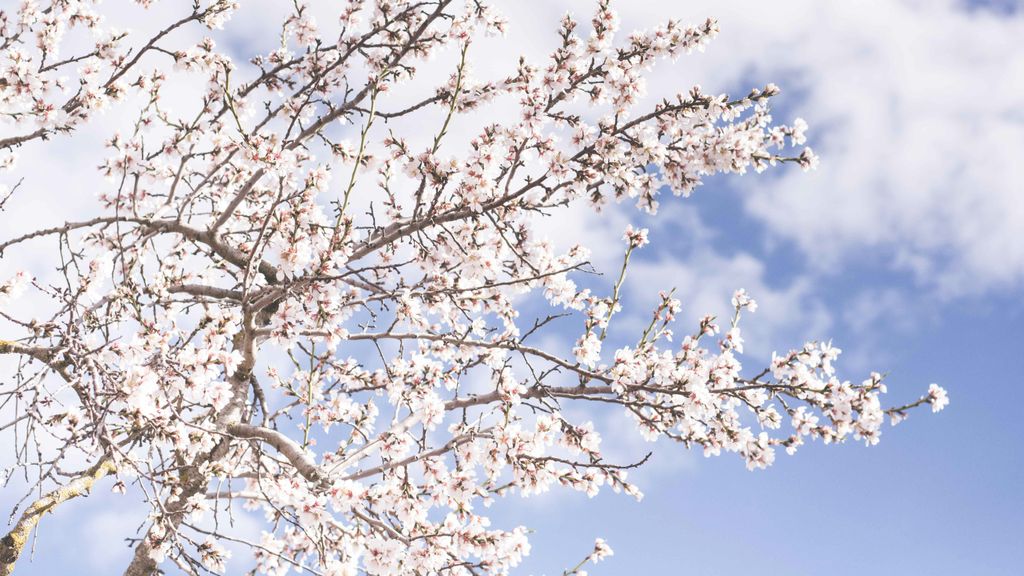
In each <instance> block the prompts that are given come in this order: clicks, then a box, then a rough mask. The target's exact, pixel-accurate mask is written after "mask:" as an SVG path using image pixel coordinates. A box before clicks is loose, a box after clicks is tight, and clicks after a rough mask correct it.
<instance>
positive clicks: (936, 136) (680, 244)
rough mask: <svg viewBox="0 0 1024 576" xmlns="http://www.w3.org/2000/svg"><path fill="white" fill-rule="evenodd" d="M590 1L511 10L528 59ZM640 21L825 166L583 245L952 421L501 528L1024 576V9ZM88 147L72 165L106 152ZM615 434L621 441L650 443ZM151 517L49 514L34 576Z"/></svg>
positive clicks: (721, 552) (581, 223) (653, 479)
mask: <svg viewBox="0 0 1024 576" xmlns="http://www.w3.org/2000/svg"><path fill="white" fill-rule="evenodd" d="M570 4H571V3H569V2H552V3H550V4H547V3H546V4H545V5H544V7H543V8H542V9H541V8H536V7H531V8H524V7H522V6H510V7H509V8H508V12H509V15H510V17H511V20H512V26H513V33H512V34H513V35H512V37H511V39H510V40H509V42H517V45H520V46H524V50H534V51H537V52H542V48H533V47H532V46H533V45H532V44H531V42H533V41H534V40H537V39H538V38H540V39H546V40H550V39H551V38H550V37H551V34H550V33H549V32H550V30H549V29H544V30H543V34H542V33H541V31H538V30H535V29H534V28H536V27H537V26H540V24H538V21H542V22H544V25H551V26H553V23H554V22H555V21H556V19H557V16H558V15H559V14H560V13H561V12H564V10H565V9H566V7H567V6H569V5H570ZM582 4H583V3H577V4H574V5H575V6H577V7H579V8H578V9H577V12H580V13H581V15H585V14H586V13H587V12H588V11H589V5H587V7H586V9H584V8H582V7H580V6H582ZM618 4H619V9H620V10H621V11H622V12H623V28H624V29H625V30H626V31H628V30H630V29H631V28H634V27H639V26H645V25H651V24H653V23H655V22H657V21H658V20H660V19H662V18H664V17H669V16H678V17H681V18H683V19H687V20H692V21H697V20H699V19H703V18H704V17H705V16H707V15H713V16H718V17H719V18H720V19H721V26H722V35H721V38H720V39H719V40H718V41H716V42H715V43H714V44H713V45H712V46H711V47H709V50H708V53H707V54H704V55H694V56H690V57H685V58H683V59H681V60H680V62H679V63H677V64H676V65H675V66H673V67H669V68H663V67H659V68H658V69H656V70H655V75H656V78H657V79H656V81H652V83H651V86H650V90H651V93H652V98H653V97H654V96H655V95H656V94H658V93H659V91H665V90H673V89H685V88H686V87H688V86H689V85H690V84H692V83H695V82H699V83H701V84H703V85H704V86H705V88H706V89H708V90H709V91H710V90H725V91H732V92H734V93H735V92H745V91H746V90H747V89H748V88H749V87H750V86H753V85H763V84H764V83H766V82H769V81H771V82H775V83H777V84H779V85H780V86H782V87H783V89H784V92H783V95H782V96H781V97H780V98H778V99H776V100H777V101H778V104H777V105H776V108H775V109H776V114H777V116H778V118H779V120H781V121H788V120H791V119H792V118H793V117H796V116H802V117H804V118H805V119H807V121H808V122H809V124H810V125H811V129H812V132H811V133H810V139H811V142H810V143H811V145H812V146H814V148H815V149H816V150H817V151H818V152H819V154H820V155H821V156H822V167H821V168H820V170H819V171H818V172H817V173H814V174H810V175H807V174H802V173H800V171H799V170H796V169H783V170H779V171H774V172H772V173H769V174H763V175H754V174H750V175H746V176H743V177H741V178H716V179H714V180H712V181H711V182H710V183H709V184H708V185H707V186H705V187H704V188H702V189H700V190H698V192H697V193H696V194H695V195H694V196H693V197H692V198H690V199H685V200H684V199H674V198H665V199H664V201H663V204H664V206H665V209H664V210H663V213H662V214H660V215H659V216H658V217H657V218H650V217H645V216H643V215H641V214H639V213H637V212H635V211H633V210H632V209H631V208H630V207H628V206H622V207H620V208H618V209H616V210H614V211H613V212H612V213H611V214H607V215H605V217H603V218H604V219H603V220H596V219H593V217H591V216H584V215H579V216H578V218H579V220H578V221H574V222H565V221H562V222H559V223H558V224H559V226H561V227H568V228H569V229H570V231H569V232H563V234H566V235H572V234H575V233H577V232H578V233H580V234H583V233H584V232H586V231H588V230H589V232H586V233H588V234H590V235H591V236H589V237H588V238H592V239H593V241H594V242H595V243H597V244H602V243H603V245H610V246H616V245H617V239H618V236H619V235H620V234H621V230H622V228H623V227H624V224H625V223H626V222H633V223H635V224H640V225H644V226H649V227H650V228H651V229H652V233H651V238H652V245H651V246H650V247H649V248H648V249H646V250H644V251H641V252H640V253H639V254H638V256H639V260H638V262H637V263H638V266H637V267H636V269H635V270H634V271H633V272H632V273H631V277H630V278H631V280H632V282H631V283H629V284H627V292H626V294H625V302H626V304H627V306H632V307H633V308H634V310H635V312H636V313H637V314H638V315H639V316H644V315H646V313H647V310H648V309H649V307H648V304H649V303H650V302H651V299H652V297H653V296H654V295H656V292H657V290H658V289H661V288H669V287H671V286H673V285H675V286H679V287H680V296H681V298H682V299H683V302H684V306H686V311H685V313H684V316H685V315H686V314H691V315H692V316H699V315H702V314H704V313H706V312H709V311H717V312H720V313H721V312H722V311H723V309H722V308H721V306H723V305H724V303H725V302H727V301H728V298H729V296H730V295H731V293H732V290H733V289H735V288H738V287H745V288H747V289H748V291H750V292H751V294H752V295H753V296H754V297H755V298H758V299H759V301H760V302H761V309H760V310H758V312H757V313H756V314H754V315H751V316H749V317H748V319H747V321H746V326H747V328H748V330H749V334H750V339H751V341H750V343H749V346H748V347H749V348H750V349H751V351H752V353H751V356H752V357H753V358H754V359H757V358H761V359H764V358H765V357H767V356H768V355H770V351H771V350H772V349H783V350H785V349H788V348H791V347H796V346H799V345H800V344H801V342H802V341H803V339H807V338H819V339H820V338H831V339H832V340H833V341H834V342H835V343H836V345H838V346H839V347H840V348H842V349H844V352H845V353H844V355H843V357H842V358H841V359H840V362H839V367H840V370H841V372H842V374H843V375H844V376H845V377H847V378H850V379H860V378H862V377H864V376H865V375H866V374H867V372H868V371H870V370H878V371H881V372H885V373H887V374H888V382H889V385H890V397H891V401H892V402H894V403H895V402H900V401H904V400H908V399H912V398H915V397H916V396H917V395H919V394H920V393H922V392H923V391H924V390H925V389H926V388H927V386H928V384H929V383H931V382H937V383H939V384H941V385H942V386H944V387H945V388H947V389H948V391H949V394H950V398H951V402H952V403H951V405H950V406H949V407H948V408H947V409H946V410H945V411H944V412H942V413H940V414H935V415H933V414H930V413H928V412H927V411H926V410H925V411H918V412H915V413H914V414H913V415H912V416H911V418H910V419H909V420H908V421H906V422H904V423H903V424H901V425H900V426H898V427H896V428H888V429H886V431H885V433H884V435H883V438H882V442H881V444H879V445H878V446H875V447H871V448H866V447H864V446H863V445H859V444H856V443H850V444H847V445H844V446H839V447H835V446H829V447H822V446H820V445H816V444H815V445H809V446H805V447H804V448H802V449H801V450H800V452H798V453H797V455H796V456H794V457H785V456H784V455H782V454H780V457H779V458H778V459H777V461H776V463H775V465H774V466H773V467H772V468H770V469H769V470H767V471H760V472H748V471H747V470H746V468H745V467H744V465H743V463H742V461H741V460H740V459H739V458H736V457H727V456H726V457H720V458H712V459H705V458H703V457H702V456H700V454H698V453H692V452H690V453H688V452H685V451H684V450H683V448H682V447H679V446H662V445H660V444H659V445H658V446H657V448H656V452H655V455H654V458H653V460H652V462H651V466H650V467H649V469H648V470H646V471H644V472H642V473H641V474H639V475H638V478H639V481H640V484H641V488H642V489H643V490H644V492H645V494H646V497H645V498H644V500H643V501H642V502H640V503H636V502H635V501H633V500H632V499H630V498H628V497H625V496H622V495H616V494H613V493H611V492H607V493H602V494H601V495H600V496H599V497H597V498H595V499H593V500H590V499H587V498H586V497H585V496H582V495H577V494H572V493H568V492H560V491H559V492H554V493H552V494H548V495H544V496H541V497H538V498H534V499H531V500H526V501H523V500H519V499H509V500H506V501H500V502H498V503H496V504H495V506H494V515H493V518H494V522H495V523H496V524H504V525H514V524H520V523H521V524H525V525H527V526H531V527H533V528H535V530H536V532H535V534H534V536H533V554H532V555H531V556H530V558H529V560H528V562H527V563H526V564H525V565H524V566H523V567H522V570H520V571H519V573H523V574H531V573H533V574H561V572H562V570H563V569H565V568H567V567H569V566H572V565H574V564H575V563H576V561H578V559H580V558H582V557H583V556H584V555H586V554H587V552H588V551H589V550H590V549H591V546H592V544H593V539H594V537H595V536H601V537H603V538H605V539H606V540H607V541H608V542H609V543H610V544H611V546H612V547H613V548H614V550H615V555H614V556H613V557H611V558H609V559H607V560H606V561H604V562H602V563H601V564H598V565H596V566H591V567H589V568H588V570H589V572H590V573H591V574H592V575H614V574H646V573H670V574H685V575H695V576H697V575H699V576H705V575H710V576H719V575H720V576H732V575H736V576H739V575H744V576H745V575H747V574H751V573H762V574H772V575H775V574H779V575H783V574H785V575H795V576H800V575H817V574H824V573H827V574H832V575H836V576H843V575H847V574H849V575H854V574H857V575H860V574H862V573H865V572H871V573H873V574H882V575H888V574H929V575H961V574H982V575H1003V574H1005V575H1017V574H1021V573H1024V527H1022V524H1021V520H1020V519H1021V518H1022V517H1024V497H1022V495H1021V494H1020V492H1019V491H1020V486H1022V485H1024V448H1022V447H1024V426H1022V425H1021V423H1020V416H1019V413H1020V409H1021V408H1020V407H1021V406H1024V389H1022V378H1024V376H1022V375H1024V352H1022V351H1021V348H1022V346H1024V299H1022V298H1021V296H1022V293H1024V292H1022V287H1024V239H1022V238H1021V236H1020V235H1021V230H1024V212H1022V209H1021V205H1024V202H1020V199H1019V194H1020V192H1021V190H1020V186H1021V184H1020V182H1022V181H1024V178H1019V177H1018V176H1022V170H1024V168H1021V161H1020V159H1021V158H1024V115H1022V114H1020V112H1019V110H1020V105H1021V97H1022V96H1021V95H1022V94H1024V46H1022V43H1021V42H1020V40H1019V39H1020V38H1021V37H1024V18H1022V16H1021V14H1020V11H1019V9H1018V8H1019V4H1018V3H1015V2H1007V1H1003V0H1000V1H996V2H985V3H971V4H970V5H967V4H965V3H962V2H953V1H951V0H950V1H944V0H943V1H935V2H927V3H925V2H914V1H907V2H895V1H893V2H866V3H863V4H862V3H856V5H855V6H854V3H817V2H813V1H811V0H808V1H794V2H787V3H784V4H775V3H766V5H755V4H754V3H737V2H729V3H716V2H710V1H708V2H693V3H686V5H685V6H679V5H677V3H676V2H670V1H668V0H661V1H657V0H637V1H635V2H630V3H626V2H619V3H618ZM758 4H760V3H758ZM769 4H770V5H769ZM542 16H544V17H545V18H541V17H542ZM548 16H549V17H548ZM240 17H241V18H242V22H243V23H245V22H246V20H245V19H244V18H246V17H247V16H246V15H245V14H244V13H243V14H240ZM248 17H250V18H253V17H255V16H253V15H250V16H248ZM535 17H536V18H535ZM246 25H247V26H250V28H248V30H249V32H248V33H249V34H251V33H252V30H253V29H254V28H252V27H254V26H258V25H257V24H254V23H252V22H249V23H248V24H246ZM549 28H550V26H549ZM242 30H243V31H242V32H239V33H238V34H239V35H240V37H242V38H243V39H244V38H245V37H246V32H244V31H245V30H247V29H246V28H244V27H243V28H242ZM517 30H518V32H517ZM515 34H519V36H516V35H515ZM250 37H251V36H250ZM537 41H538V42H541V40H537ZM240 45H244V43H242V44H240ZM476 67H477V68H478V69H480V70H481V72H486V71H487V70H486V69H487V66H486V65H485V64H483V63H479V64H477V65H476ZM76 138H77V137H76ZM88 138H89V135H88V134H86V135H85V136H83V137H82V138H80V139H77V142H78V143H77V144H74V145H72V144H66V145H65V146H67V148H66V150H67V151H68V153H69V154H70V155H74V154H75V153H76V151H78V152H80V151H81V150H84V149H87V148H86V146H87V145H88V144H87V143H88V142H89V140H88ZM69 158H71V156H69ZM26 161H27V162H28V165H29V166H31V165H32V162H33V158H32V156H31V153H30V154H29V157H28V158H27V160H26ZM68 162H69V164H70V163H72V162H75V160H73V159H69V160H68ZM81 164H83V166H86V165H88V166H87V167H88V168H89V169H91V165H94V164H95V163H94V162H92V158H91V157H89V158H86V159H85V160H83V161H82V162H81ZM83 169H84V168H83ZM69 173H73V171H72V170H70V169H69ZM69 177H70V176H69ZM39 201H40V200H31V201H26V203H25V204H23V205H22V206H21V209H23V210H32V209H36V210H38V207H36V208H33V206H34V204H33V202H39ZM17 209H19V208H18V207H17V206H15V207H13V208H12V210H17ZM13 221H14V220H13V219H12V222H13ZM608 222H611V224H606V226H607V227H606V228H602V227H601V226H602V224H601V223H608ZM552 228H554V226H552ZM607 237H610V238H612V240H613V241H612V242H611V243H608V242H607V241H606V238H607ZM604 257H606V261H605V264H607V263H608V262H614V261H617V259H618V258H619V257H620V256H619V254H617V253H615V252H614V251H611V252H609V253H608V254H605V255H604ZM604 269H605V271H606V272H610V271H611V269H610V268H609V267H608V266H607V265H606V266H604ZM655 282H657V285H656V284H655ZM662 284H663V285H662ZM716 307H718V308H717V309H716ZM623 321H624V322H625V323H626V324H627V325H628V322H629V318H624V320H623ZM615 430H616V431H615V432H614V433H611V432H606V433H605V437H606V442H610V443H613V444H616V445H621V446H623V447H625V448H634V449H637V450H644V449H645V445H644V444H642V443H638V442H635V441H633V440H630V439H628V438H625V436H626V435H628V433H629V431H628V428H626V427H622V428H617V429H615ZM618 434H622V435H623V438H618V437H615V435H618ZM10 498H11V496H10V495H8V494H4V498H3V503H4V504H5V505H6V504H7V501H8V500H9V499H10ZM139 521H140V519H139V517H138V514H134V515H133V509H132V508H131V506H130V505H127V504H126V503H125V501H124V500H123V499H113V498H111V497H110V496H109V495H108V494H107V487H101V488H100V489H99V490H98V491H97V494H96V495H95V496H94V497H92V498H89V499H87V500H82V501H77V502H74V503H72V504H70V505H68V506H66V509H62V510H60V511H59V512H58V514H57V515H56V516H54V517H52V518H47V519H46V520H45V521H44V522H43V533H42V538H41V539H40V541H39V543H38V547H37V553H36V560H35V561H34V562H32V563H27V562H24V561H23V562H22V563H21V564H20V566H19V574H26V575H32V574H37V575H45V574H56V573H66V572H69V573H76V574H109V573H116V572H119V570H120V569H121V568H122V567H123V565H124V563H125V561H126V559H127V557H128V549H127V548H126V547H125V546H124V545H123V543H122V542H121V541H120V540H119V538H121V537H122V536H118V535H117V534H118V533H119V531H122V530H124V529H125V528H126V527H128V528H129V529H131V528H134V526H135V523H137V522H139ZM69 543H73V547H72V548H73V549H74V553H71V551H70V550H71V548H69ZM239 569H241V565H240V564H235V565H234V570H239Z"/></svg>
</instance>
